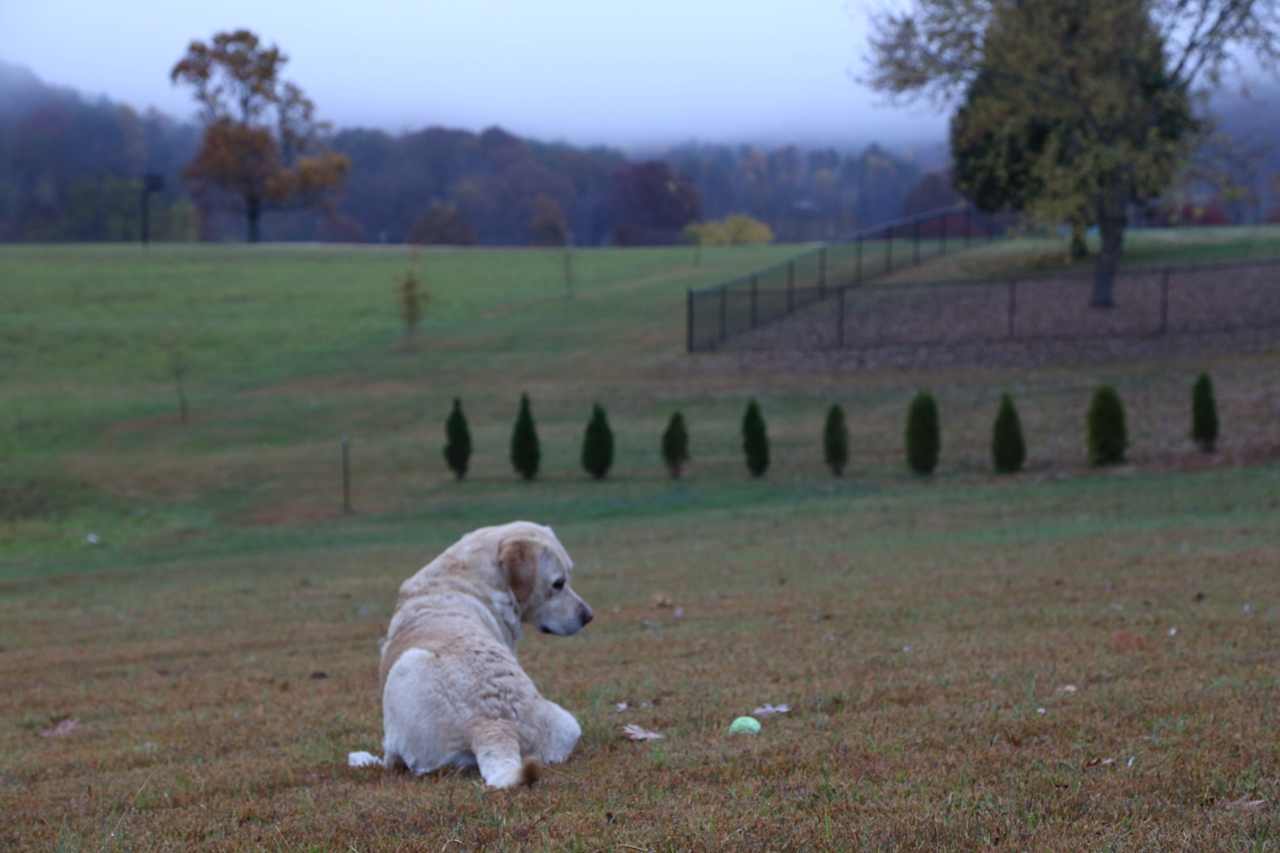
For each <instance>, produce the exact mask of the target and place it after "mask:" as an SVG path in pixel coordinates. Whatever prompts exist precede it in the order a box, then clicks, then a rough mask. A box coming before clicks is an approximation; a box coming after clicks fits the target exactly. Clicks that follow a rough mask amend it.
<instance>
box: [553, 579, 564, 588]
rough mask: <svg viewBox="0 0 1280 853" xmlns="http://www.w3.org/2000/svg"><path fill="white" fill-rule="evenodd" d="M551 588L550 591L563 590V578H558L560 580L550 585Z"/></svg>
mask: <svg viewBox="0 0 1280 853" xmlns="http://www.w3.org/2000/svg"><path fill="white" fill-rule="evenodd" d="M551 588H552V589H554V590H562V589H564V578H560V579H558V580H557V581H556V582H555V583H553V584H552V585H551Z"/></svg>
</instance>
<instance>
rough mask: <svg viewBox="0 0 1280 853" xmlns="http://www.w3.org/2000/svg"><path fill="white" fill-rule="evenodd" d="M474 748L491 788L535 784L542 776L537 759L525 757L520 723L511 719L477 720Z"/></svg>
mask: <svg viewBox="0 0 1280 853" xmlns="http://www.w3.org/2000/svg"><path fill="white" fill-rule="evenodd" d="M471 751H472V752H473V753H475V756H476V763H477V764H479V765H480V775H481V776H483V777H484V783H485V784H486V785H488V786H489V787H490V788H510V787H512V786H513V785H532V784H533V783H534V782H535V781H537V779H538V764H537V762H536V761H524V760H523V759H522V758H521V756H520V739H519V738H518V737H517V736H516V727H515V725H514V724H513V723H511V722H509V721H507V720H486V721H484V722H480V723H477V724H476V725H475V726H474V727H473V728H472V730H471Z"/></svg>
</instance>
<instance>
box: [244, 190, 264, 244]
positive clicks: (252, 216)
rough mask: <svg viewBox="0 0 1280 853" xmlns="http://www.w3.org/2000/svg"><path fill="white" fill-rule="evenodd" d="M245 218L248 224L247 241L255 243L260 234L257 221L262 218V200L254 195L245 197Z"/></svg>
mask: <svg viewBox="0 0 1280 853" xmlns="http://www.w3.org/2000/svg"><path fill="white" fill-rule="evenodd" d="M245 218H246V220H248V225H249V242H250V243H256V242H258V238H259V236H260V234H259V231H258V223H259V221H260V220H261V219H262V200H261V199H259V198H256V197H255V196H250V197H249V198H247V199H245Z"/></svg>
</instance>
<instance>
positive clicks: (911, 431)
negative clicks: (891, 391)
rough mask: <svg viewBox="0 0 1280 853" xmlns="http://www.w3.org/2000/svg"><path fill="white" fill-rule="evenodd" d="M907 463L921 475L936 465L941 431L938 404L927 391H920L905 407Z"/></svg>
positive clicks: (926, 473) (927, 473) (924, 474)
mask: <svg viewBox="0 0 1280 853" xmlns="http://www.w3.org/2000/svg"><path fill="white" fill-rule="evenodd" d="M906 444H907V465H909V466H910V467H911V470H912V471H914V472H916V473H917V474H920V475H922V476H927V475H929V474H932V473H933V470H934V469H935V468H937V467H938V454H939V453H940V452H941V451H942V433H941V430H940V428H939V425H938V404H937V402H936V401H935V400H934V399H933V395H932V394H930V393H929V392H928V391H921V392H919V393H918V394H916V396H915V398H914V399H913V400H912V401H911V406H910V407H909V408H908V409H907V429H906Z"/></svg>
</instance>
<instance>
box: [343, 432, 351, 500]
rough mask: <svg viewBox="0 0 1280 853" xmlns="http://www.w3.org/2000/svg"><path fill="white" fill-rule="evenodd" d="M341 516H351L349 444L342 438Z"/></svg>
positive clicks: (344, 437) (345, 438)
mask: <svg viewBox="0 0 1280 853" xmlns="http://www.w3.org/2000/svg"><path fill="white" fill-rule="evenodd" d="M342 514H343V515H351V442H350V441H349V440H348V439H347V437H346V436H345V435H344V436H343V437H342Z"/></svg>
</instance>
